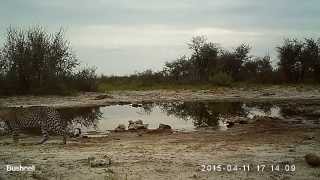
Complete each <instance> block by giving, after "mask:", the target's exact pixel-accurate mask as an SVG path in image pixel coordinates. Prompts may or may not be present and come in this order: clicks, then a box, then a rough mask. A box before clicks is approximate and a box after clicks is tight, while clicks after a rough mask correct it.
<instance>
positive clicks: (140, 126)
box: [128, 120, 149, 130]
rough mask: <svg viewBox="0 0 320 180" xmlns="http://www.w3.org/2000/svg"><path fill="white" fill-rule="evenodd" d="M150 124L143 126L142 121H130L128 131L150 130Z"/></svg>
mask: <svg viewBox="0 0 320 180" xmlns="http://www.w3.org/2000/svg"><path fill="white" fill-rule="evenodd" d="M148 125H149V124H143V122H142V120H137V121H131V120H130V121H129V126H128V130H138V129H148Z"/></svg>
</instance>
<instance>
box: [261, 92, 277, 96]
mask: <svg viewBox="0 0 320 180" xmlns="http://www.w3.org/2000/svg"><path fill="white" fill-rule="evenodd" d="M273 95H276V94H275V93H269V92H267V93H263V94H262V96H273Z"/></svg>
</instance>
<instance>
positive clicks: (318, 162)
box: [304, 153, 320, 167]
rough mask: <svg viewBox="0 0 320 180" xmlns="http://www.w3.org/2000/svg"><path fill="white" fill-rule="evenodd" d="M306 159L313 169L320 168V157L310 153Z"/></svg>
mask: <svg viewBox="0 0 320 180" xmlns="http://www.w3.org/2000/svg"><path fill="white" fill-rule="evenodd" d="M304 158H305V160H306V162H307V163H308V164H309V165H310V166H313V167H318V166H320V157H319V156H318V155H316V154H313V153H310V154H307V155H306V156H305V157H304Z"/></svg>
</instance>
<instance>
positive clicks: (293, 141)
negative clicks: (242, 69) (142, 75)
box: [0, 87, 320, 180]
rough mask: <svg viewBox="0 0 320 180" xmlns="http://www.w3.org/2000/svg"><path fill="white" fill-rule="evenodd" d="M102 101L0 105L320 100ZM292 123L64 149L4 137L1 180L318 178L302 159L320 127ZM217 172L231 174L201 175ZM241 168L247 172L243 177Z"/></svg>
mask: <svg viewBox="0 0 320 180" xmlns="http://www.w3.org/2000/svg"><path fill="white" fill-rule="evenodd" d="M99 95H101V94H97V93H85V94H81V95H79V96H73V97H59V96H46V97H32V96H21V97H5V98H1V99H0V103H2V105H5V106H20V105H24V106H25V105H53V106H56V107H62V106H63V107H64V106H88V105H102V104H110V103H119V102H138V101H171V100H181V101H182V100H186V101H194V100H239V99H241V100H252V101H260V100H261V101H262V100H302V101H306V100H312V99H313V100H316V99H318V100H319V99H320V92H319V90H318V89H302V90H301V89H299V88H285V89H280V90H279V89H278V90H277V87H270V88H268V89H266V88H263V89H247V90H246V89H216V90H206V91H205V90H203V91H188V90H185V91H177V92H176V91H161V90H159V91H144V92H138V91H134V92H129V91H127V92H112V93H111V94H109V95H111V96H112V97H107V98H104V99H100V100H96V97H97V96H99ZM288 121H289V122H290V119H288V120H286V121H279V120H277V119H268V120H267V121H266V120H264V121H255V122H253V123H250V124H236V125H235V126H234V127H232V128H230V129H228V130H227V131H220V130H208V129H207V130H205V129H204V130H199V131H196V132H168V131H165V132H149V131H147V132H145V131H139V132H121V133H119V132H118V133H116V132H112V133H107V134H103V135H102V136H101V137H100V136H89V138H73V139H70V140H69V141H68V143H67V145H62V144H61V138H60V137H52V138H51V139H50V140H49V141H48V142H47V143H46V144H43V145H35V142H37V141H39V140H40V138H41V137H40V136H30V135H24V136H23V137H21V141H20V142H19V143H18V144H15V143H13V142H12V139H11V138H10V137H8V136H0V179H71V180H73V179H74V180H78V179H283V180H284V179H297V180H300V179H306V180H312V179H320V169H319V167H318V168H314V167H311V166H309V165H308V164H307V163H306V162H305V160H304V156H305V155H306V154H308V153H319V150H320V128H319V127H320V126H319V124H318V125H303V124H301V125H296V124H290V123H288ZM96 162H102V163H100V164H101V166H99V167H96V166H95V164H96ZM8 164H13V165H20V164H21V165H35V168H36V170H35V171H34V172H24V173H22V172H7V171H6V166H5V165H8ZM213 165H216V167H218V166H219V165H231V166H232V167H233V168H232V171H228V170H227V166H222V167H225V168H226V169H221V171H219V170H217V169H216V170H211V171H202V170H203V166H205V167H206V168H208V169H209V170H210V167H213ZM244 165H245V166H246V167H247V166H249V167H250V170H248V169H246V170H243V169H242V167H243V166H244ZM258 165H259V166H260V167H263V166H265V168H264V170H263V171H262V169H261V168H260V171H258V170H257V166H258ZM278 165H279V170H276V167H277V166H278ZM234 166H237V167H238V168H237V169H236V168H234ZM271 166H273V167H275V169H274V171H272V170H271ZM285 167H290V168H289V169H290V170H289V171H286V169H285ZM293 167H295V169H294V170H293V169H292V168H293ZM240 168H241V169H240Z"/></svg>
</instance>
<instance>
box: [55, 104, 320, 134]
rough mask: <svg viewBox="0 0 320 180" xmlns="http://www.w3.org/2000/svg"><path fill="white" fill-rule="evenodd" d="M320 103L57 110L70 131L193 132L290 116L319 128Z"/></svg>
mask: <svg viewBox="0 0 320 180" xmlns="http://www.w3.org/2000/svg"><path fill="white" fill-rule="evenodd" d="M319 109H320V103H306V102H304V103H297V102H291V103H288V102H287V103H272V102H259V103H254V102H250V103H244V102H167V103H152V102H149V103H141V104H126V105H110V106H104V107H97V106H95V107H78V108H60V109H58V111H59V112H60V114H61V116H62V118H63V119H64V120H65V121H66V122H67V123H68V124H69V125H70V126H72V127H80V128H81V129H83V130H84V131H89V130H100V131H105V130H113V129H114V128H116V127H117V126H118V125H119V124H124V125H128V121H129V120H133V121H136V120H139V119H140V120H142V121H143V122H144V123H146V124H149V128H152V129H154V128H158V126H159V124H160V123H163V124H168V125H170V126H171V127H173V128H174V129H178V130H189V131H190V130H195V129H197V128H202V127H213V128H218V127H219V126H220V125H221V119H223V118H224V119H226V118H229V117H243V118H253V117H254V116H257V115H258V116H272V117H279V118H281V119H282V118H283V119H290V117H293V116H300V117H303V118H302V119H304V120H306V119H308V118H309V119H311V120H313V121H309V122H313V123H314V124H319V117H320V111H319Z"/></svg>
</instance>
